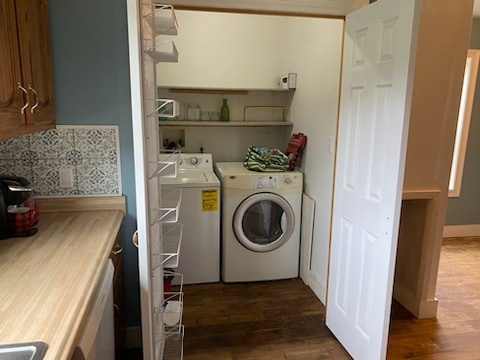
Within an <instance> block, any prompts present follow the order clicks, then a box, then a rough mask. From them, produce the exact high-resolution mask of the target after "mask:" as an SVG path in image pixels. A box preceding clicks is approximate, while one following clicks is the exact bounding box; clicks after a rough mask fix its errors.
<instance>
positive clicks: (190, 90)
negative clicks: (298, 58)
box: [159, 85, 295, 95]
mask: <svg viewBox="0 0 480 360" xmlns="http://www.w3.org/2000/svg"><path fill="white" fill-rule="evenodd" d="M159 88H161V89H168V90H170V92H173V93H187V94H227V95H228V94H230V95H247V94H248V93H250V92H273V93H289V92H291V93H293V92H294V91H295V89H280V88H278V87H271V88H219V87H190V86H186V87H179V86H165V85H161V86H159Z"/></svg>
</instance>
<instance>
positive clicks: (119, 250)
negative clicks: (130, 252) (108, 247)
mask: <svg viewBox="0 0 480 360" xmlns="http://www.w3.org/2000/svg"><path fill="white" fill-rule="evenodd" d="M122 251H123V248H122V247H121V246H120V245H117V250H112V255H118V254H121V253H122Z"/></svg>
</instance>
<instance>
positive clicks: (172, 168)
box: [149, 150, 180, 179]
mask: <svg viewBox="0 0 480 360" xmlns="http://www.w3.org/2000/svg"><path fill="white" fill-rule="evenodd" d="M160 157H161V160H159V161H156V162H151V164H152V165H154V168H155V169H154V170H153V171H152V172H151V174H150V177H149V178H150V179H153V178H155V177H168V178H174V177H176V176H177V172H178V165H179V163H180V151H179V150H175V151H173V152H172V151H170V152H167V151H164V152H163V153H162V152H161V153H160Z"/></svg>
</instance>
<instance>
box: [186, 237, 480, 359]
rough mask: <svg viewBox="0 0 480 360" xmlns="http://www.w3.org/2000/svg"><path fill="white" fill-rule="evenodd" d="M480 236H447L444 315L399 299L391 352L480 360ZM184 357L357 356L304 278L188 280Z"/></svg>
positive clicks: (441, 290)
mask: <svg viewBox="0 0 480 360" xmlns="http://www.w3.org/2000/svg"><path fill="white" fill-rule="evenodd" d="M479 270H480V239H479V238H470V239H463V240H458V239H456V240H447V241H445V242H444V245H443V249H442V257H441V262H440V272H439V280H438V286H437V297H438V298H439V300H440V305H439V311H438V317H437V319H426V320H418V319H415V318H414V317H413V316H411V315H410V314H409V313H408V312H406V311H404V309H402V308H401V307H400V306H399V305H398V304H396V305H395V304H394V311H393V315H392V317H393V319H392V323H391V331H390V337H389V345H388V358H389V359H439V360H443V359H452V360H453V359H462V360H463V359H480V271H479ZM184 292H185V304H184V313H183V322H184V324H185V340H184V359H185V360H207V359H208V360H270V359H271V360H320V359H335V360H337V359H339V360H341V359H350V357H349V355H348V354H347V353H346V352H345V350H344V349H343V348H342V346H341V345H340V344H339V343H338V341H337V340H336V339H335V337H334V336H333V335H332V334H331V333H330V331H329V330H328V329H327V328H326V326H325V307H324V306H323V305H322V304H321V303H320V302H319V301H318V300H317V298H316V297H315V295H314V294H313V293H312V291H311V290H310V289H309V288H308V287H307V286H305V285H304V284H303V282H302V281H301V280H299V279H295V280H282V281H271V282H260V283H249V284H222V283H219V284H206V285H187V286H184Z"/></svg>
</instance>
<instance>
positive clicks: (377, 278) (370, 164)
mask: <svg viewBox="0 0 480 360" xmlns="http://www.w3.org/2000/svg"><path fill="white" fill-rule="evenodd" d="M416 7H418V4H417V2H416V1H415V0H401V1H398V0H379V1H377V2H375V3H373V4H371V5H369V6H367V7H365V8H363V9H360V10H358V11H355V12H353V13H351V14H349V15H348V16H347V19H346V27H345V44H344V57H343V59H344V60H343V76H342V91H341V99H340V122H339V132H338V146H337V149H338V151H337V164H336V177H335V194H334V204H333V206H334V208H333V221H332V244H331V253H330V272H329V279H328V297H327V317H326V324H327V326H328V327H329V328H330V329H331V330H332V332H333V333H334V334H335V336H336V337H337V338H338V340H339V341H340V342H341V343H342V344H343V346H344V347H345V348H346V349H347V351H348V352H349V353H350V354H351V355H352V356H353V358H355V359H368V360H374V359H383V358H385V355H386V346H387V338H388V327H389V322H390V306H391V297H392V287H393V275H394V268H395V257H396V248H397V236H398V224H399V217H400V206H401V198H402V185H403V173H404V164H405V153H406V142H407V134H408V120H409V113H410V96H411V84H412V79H413V64H414V57H415V50H414V49H415V44H416V30H414V29H416V28H417V24H416V23H417V22H418V21H417V18H416V16H415V14H416V13H418V11H416ZM412 45H413V46H412Z"/></svg>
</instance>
